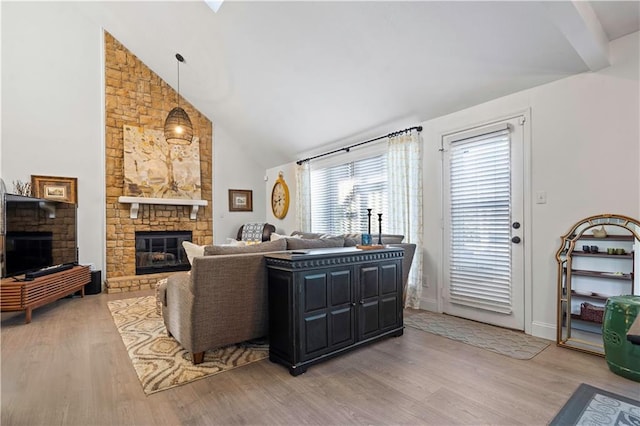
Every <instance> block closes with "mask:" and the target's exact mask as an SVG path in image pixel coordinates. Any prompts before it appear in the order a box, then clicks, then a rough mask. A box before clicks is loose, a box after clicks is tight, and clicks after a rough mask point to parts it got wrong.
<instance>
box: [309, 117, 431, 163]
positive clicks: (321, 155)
mask: <svg viewBox="0 0 640 426" xmlns="http://www.w3.org/2000/svg"><path fill="white" fill-rule="evenodd" d="M412 130H417V131H418V132H421V131H422V126H414V127H409V128H407V129H404V130H399V131H397V132H391V133H389V134H387V135H384V136H378V137H377V138H373V139H369V140H368V141H364V142H359V143H356V144H353V145H349V146H345V147H344V148H340V149H334V150H333V151H329V152H325V153H324V154H318V155H315V156H313V157H308V158H305V159H303V160H298V161H296V164H297V165H301V164H302V163H306V162H307V161H311V160H315V159H316V158H320V157H325V156H327V155H331V154H336V153H338V152H341V151H344V152H349V150H351V148H355V147H357V146H360V145H364V144H366V143H370V142H375V141H378V140H380V139H384V138H392V137H394V136H398V135H401V134H403V133H409V132H410V131H412Z"/></svg>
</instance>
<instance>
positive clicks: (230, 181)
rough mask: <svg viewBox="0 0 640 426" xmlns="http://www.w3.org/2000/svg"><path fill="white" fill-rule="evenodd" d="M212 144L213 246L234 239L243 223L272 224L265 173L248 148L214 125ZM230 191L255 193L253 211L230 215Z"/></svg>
mask: <svg viewBox="0 0 640 426" xmlns="http://www.w3.org/2000/svg"><path fill="white" fill-rule="evenodd" d="M213 141H214V143H213V237H214V243H216V244H223V243H225V242H226V239H227V238H235V237H236V235H237V233H238V229H239V228H240V226H241V225H242V224H244V223H247V222H264V221H267V222H269V220H268V217H266V216H265V209H264V205H265V198H266V197H267V196H266V195H265V194H266V193H265V191H264V175H265V173H264V168H263V167H261V166H260V165H259V164H258V163H256V162H255V161H254V160H253V159H252V157H251V154H250V153H249V152H248V151H247V149H246V148H244V147H243V146H242V145H241V144H239V143H238V142H237V141H236V140H235V139H234V138H233V137H232V136H231V135H230V134H229V133H227V132H226V131H225V130H224V128H223V127H222V126H220V125H215V124H214V126H213ZM230 189H250V190H252V191H253V211H252V212H230V211H229V190H230ZM269 194H270V193H269ZM269 212H271V210H269ZM271 223H273V222H271Z"/></svg>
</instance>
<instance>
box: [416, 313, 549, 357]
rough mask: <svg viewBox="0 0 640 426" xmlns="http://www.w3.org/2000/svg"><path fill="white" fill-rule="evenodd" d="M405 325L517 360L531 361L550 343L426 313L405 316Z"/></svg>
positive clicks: (493, 327)
mask: <svg viewBox="0 0 640 426" xmlns="http://www.w3.org/2000/svg"><path fill="white" fill-rule="evenodd" d="M404 325H407V326H409V327H413V328H417V329H419V330H422V331H426V332H429V333H433V334H437V335H439V336H443V337H447V338H449V339H452V340H457V341H459V342H463V343H466V344H468V345H472V346H477V347H479V348H483V349H487V350H489V351H492V352H495V353H498V354H501V355H506V356H509V357H511V358H516V359H531V358H533V357H534V356H536V355H537V354H539V353H540V352H542V350H543V349H545V348H546V347H547V346H549V344H550V343H551V341H549V340H546V339H541V338H539V337H534V336H530V335H528V334H524V333H523V332H521V331H515V330H509V329H506V328H501V327H496V326H493V325H489V324H483V323H481V322H476V321H471V320H466V319H463V318H458V317H454V316H451V315H446V314H438V313H435V312H429V311H420V312H417V313H412V314H411V315H407V316H405V317H404Z"/></svg>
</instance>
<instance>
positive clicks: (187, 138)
mask: <svg viewBox="0 0 640 426" xmlns="http://www.w3.org/2000/svg"><path fill="white" fill-rule="evenodd" d="M176 59H177V60H178V106H177V107H175V108H174V109H172V110H171V112H170V113H169V115H168V116H167V119H166V120H165V121H164V138H165V139H166V140H167V142H168V143H171V144H178V145H189V144H190V143H191V140H192V139H193V125H192V124H191V120H190V119H189V116H188V115H187V112H186V111H185V110H183V109H182V108H180V62H184V58H183V57H182V55H181V54H179V53H176Z"/></svg>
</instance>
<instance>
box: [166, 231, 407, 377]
mask: <svg viewBox="0 0 640 426" xmlns="http://www.w3.org/2000/svg"><path fill="white" fill-rule="evenodd" d="M349 240H350V239H349V238H346V239H345V238H343V237H339V238H325V239H313V238H309V239H304V238H295V239H294V238H291V239H288V238H287V239H285V238H283V239H280V240H276V241H270V242H266V243H262V244H256V245H252V246H245V247H221V246H207V247H206V248H205V256H196V257H195V258H194V259H193V264H192V265H191V271H190V272H179V273H175V274H172V275H170V276H169V277H168V279H167V282H166V284H164V285H162V286H161V287H160V289H159V297H160V299H161V303H162V305H163V307H162V316H163V318H164V323H165V325H166V327H167V331H168V333H169V334H170V335H171V336H173V337H174V338H175V339H176V340H177V341H178V342H179V343H180V344H181V345H182V347H183V348H185V349H186V350H187V351H189V352H190V353H191V354H192V359H193V363H194V364H199V363H201V362H202V361H203V360H204V352H205V351H207V350H211V349H215V348H219V347H223V346H227V345H230V344H234V343H239V342H243V341H246V340H251V339H256V338H260V337H264V336H266V335H267V334H268V310H267V268H266V264H265V258H264V255H265V254H266V253H269V252H279V251H284V250H287V249H289V250H298V249H300V248H321V247H338V246H343V245H345V241H346V244H350V241H349ZM383 242H384V241H383ZM389 245H390V246H396V247H402V248H403V249H404V250H405V253H404V259H403V265H402V267H403V270H402V273H403V285H404V286H405V287H404V293H405V296H406V285H407V284H406V283H407V277H408V275H409V268H410V266H411V262H412V260H413V256H414V253H415V248H416V246H415V244H405V243H395V244H389Z"/></svg>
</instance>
